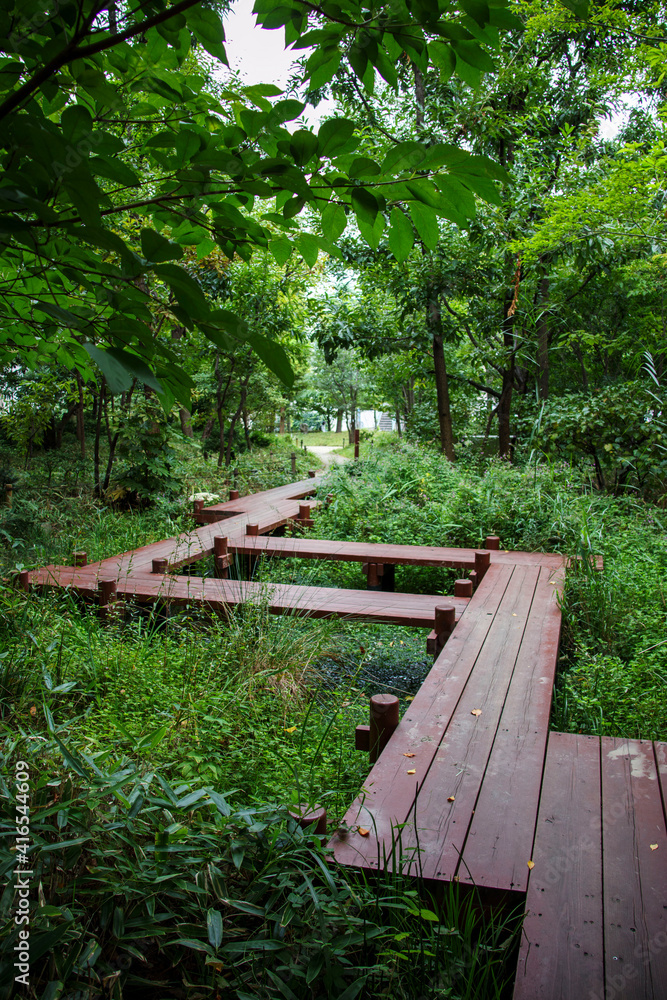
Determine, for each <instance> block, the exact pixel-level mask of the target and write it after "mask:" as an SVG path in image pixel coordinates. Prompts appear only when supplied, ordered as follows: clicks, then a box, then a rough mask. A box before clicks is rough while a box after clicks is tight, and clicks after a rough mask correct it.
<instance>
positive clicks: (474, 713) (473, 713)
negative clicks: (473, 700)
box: [470, 708, 482, 715]
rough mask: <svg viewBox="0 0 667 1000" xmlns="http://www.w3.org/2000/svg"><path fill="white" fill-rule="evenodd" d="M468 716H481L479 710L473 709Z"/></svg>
mask: <svg viewBox="0 0 667 1000" xmlns="http://www.w3.org/2000/svg"><path fill="white" fill-rule="evenodd" d="M470 714H471V715H481V714H482V710H481V708H473V710H472V712H471V713H470Z"/></svg>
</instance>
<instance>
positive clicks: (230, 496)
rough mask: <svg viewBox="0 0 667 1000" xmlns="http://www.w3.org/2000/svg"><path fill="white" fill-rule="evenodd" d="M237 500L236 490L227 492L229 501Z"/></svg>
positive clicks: (237, 492)
mask: <svg viewBox="0 0 667 1000" xmlns="http://www.w3.org/2000/svg"><path fill="white" fill-rule="evenodd" d="M238 498H239V491H238V490H230V491H229V499H230V500H238Z"/></svg>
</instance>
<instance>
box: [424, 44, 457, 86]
mask: <svg viewBox="0 0 667 1000" xmlns="http://www.w3.org/2000/svg"><path fill="white" fill-rule="evenodd" d="M428 54H429V56H430V59H431V62H432V63H433V65H434V66H436V67H437V68H438V69H439V70H440V80H441V81H442V83H446V82H447V80H449V78H450V77H451V75H452V73H453V72H454V70H455V69H456V55H455V53H454V50H453V49H452V47H451V45H447V44H446V43H445V42H429V44H428Z"/></svg>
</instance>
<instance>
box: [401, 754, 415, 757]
mask: <svg viewBox="0 0 667 1000" xmlns="http://www.w3.org/2000/svg"><path fill="white" fill-rule="evenodd" d="M403 756H404V757H414V754H413V753H404V754H403Z"/></svg>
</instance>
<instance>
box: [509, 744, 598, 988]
mask: <svg viewBox="0 0 667 1000" xmlns="http://www.w3.org/2000/svg"><path fill="white" fill-rule="evenodd" d="M601 827H602V821H601V809H600V743H599V738H598V737H595V736H576V735H574V734H571V733H551V734H550V735H549V744H548V748H547V758H546V766H545V770H544V781H543V786H542V795H541V798H540V813H539V819H538V824H537V831H536V836H535V846H534V848H533V856H532V859H530V858H526V863H527V862H528V861H529V860H532V861H533V862H534V864H535V867H534V868H533V869H532V871H530V875H529V881H528V894H527V897H526V910H527V915H526V918H525V921H524V925H523V934H522V939H521V948H520V952H519V962H518V966H517V974H516V981H515V986H514V1000H593V998H599V1000H604V979H603V968H604V962H603V927H602V862H601V850H602V848H601V837H602V830H601ZM610 1000H611V998H610Z"/></svg>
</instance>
